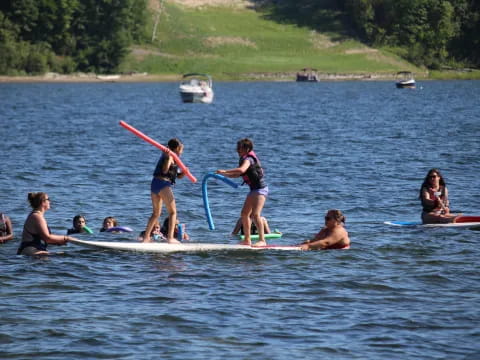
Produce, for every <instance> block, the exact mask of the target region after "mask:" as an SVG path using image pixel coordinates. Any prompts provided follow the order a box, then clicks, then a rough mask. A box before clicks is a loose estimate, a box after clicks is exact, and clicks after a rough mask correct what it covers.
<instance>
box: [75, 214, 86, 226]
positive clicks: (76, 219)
mask: <svg viewBox="0 0 480 360" xmlns="http://www.w3.org/2000/svg"><path fill="white" fill-rule="evenodd" d="M80 219H83V220H85V224H86V223H87V218H86V217H85V216H83V215H75V216H74V217H73V220H72V223H73V227H75V223H76V222H77V221H78V220H80Z"/></svg>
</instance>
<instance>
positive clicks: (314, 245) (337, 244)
mask: <svg viewBox="0 0 480 360" xmlns="http://www.w3.org/2000/svg"><path fill="white" fill-rule="evenodd" d="M344 225H345V216H343V214H342V212H341V211H340V210H335V209H332V210H328V211H327V214H326V215H325V226H324V227H323V228H322V229H321V230H320V231H319V232H318V233H317V234H316V235H315V236H314V237H313V239H311V240H307V241H305V242H304V243H303V244H301V245H300V246H301V248H302V250H329V249H348V248H350V238H349V237H348V232H347V230H345V228H344Z"/></svg>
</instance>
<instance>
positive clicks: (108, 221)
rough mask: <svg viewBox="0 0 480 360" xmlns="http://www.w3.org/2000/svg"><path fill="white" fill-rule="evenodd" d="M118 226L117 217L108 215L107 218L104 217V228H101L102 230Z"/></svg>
mask: <svg viewBox="0 0 480 360" xmlns="http://www.w3.org/2000/svg"><path fill="white" fill-rule="evenodd" d="M117 226H118V221H117V219H115V218H114V217H113V216H107V217H106V218H105V219H103V223H102V228H101V229H100V232H104V231H107V230H108V229H111V228H113V227H117Z"/></svg>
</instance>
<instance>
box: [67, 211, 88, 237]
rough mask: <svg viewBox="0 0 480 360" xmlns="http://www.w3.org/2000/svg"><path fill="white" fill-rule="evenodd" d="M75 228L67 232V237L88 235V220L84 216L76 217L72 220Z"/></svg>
mask: <svg viewBox="0 0 480 360" xmlns="http://www.w3.org/2000/svg"><path fill="white" fill-rule="evenodd" d="M72 223H73V227H72V228H71V229H68V230H67V235H70V234H81V233H87V231H86V230H85V227H86V226H87V219H86V218H85V216H83V215H75V216H74V217H73V220H72Z"/></svg>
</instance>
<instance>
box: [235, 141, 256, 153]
mask: <svg viewBox="0 0 480 360" xmlns="http://www.w3.org/2000/svg"><path fill="white" fill-rule="evenodd" d="M237 149H242V150H246V151H247V152H250V151H252V150H253V142H252V140H250V139H248V138H245V139H241V140H238V141H237Z"/></svg>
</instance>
